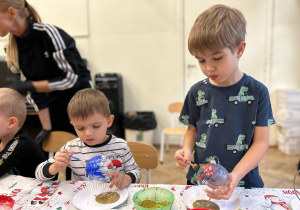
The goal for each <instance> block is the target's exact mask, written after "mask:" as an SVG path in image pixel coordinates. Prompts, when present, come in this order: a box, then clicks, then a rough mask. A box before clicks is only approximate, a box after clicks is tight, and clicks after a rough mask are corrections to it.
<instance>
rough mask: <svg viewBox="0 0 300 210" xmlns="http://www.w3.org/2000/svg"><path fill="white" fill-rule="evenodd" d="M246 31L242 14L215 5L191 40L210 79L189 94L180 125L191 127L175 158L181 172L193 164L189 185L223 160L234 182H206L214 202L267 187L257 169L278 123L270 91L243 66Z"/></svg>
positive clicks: (190, 45) (201, 19)
mask: <svg viewBox="0 0 300 210" xmlns="http://www.w3.org/2000/svg"><path fill="white" fill-rule="evenodd" d="M245 33H246V20H245V18H244V16H243V14H242V13H241V12H240V11H239V10H237V9H234V8H230V7H228V6H225V5H214V6H212V7H210V8H209V9H207V10H206V11H204V12H203V13H201V14H200V15H199V17H198V18H197V19H196V21H195V23H194V26H193V27H192V29H191V32H190V35H189V40H188V48H189V51H190V53H191V54H192V55H193V56H195V58H196V59H197V60H198V62H199V65H200V68H201V70H202V72H203V74H204V75H205V76H207V78H206V79H204V80H202V81H199V82H198V83H196V84H194V85H193V86H192V87H191V88H190V90H189V92H188V93H187V96H186V98H185V101H184V106H183V108H182V111H181V114H180V117H179V121H180V122H181V123H182V124H184V125H187V126H188V129H187V132H186V134H185V137H184V144H183V148H182V149H180V150H177V151H176V152H175V155H174V159H175V161H176V166H177V167H178V168H180V169H184V168H186V167H187V166H189V170H188V173H187V175H186V178H187V184H194V185H195V184H197V179H199V177H198V175H197V168H199V167H202V166H203V165H204V164H206V163H207V162H208V161H209V160H211V158H212V157H214V156H216V157H218V159H219V160H220V164H221V165H222V166H224V167H225V168H226V169H227V170H228V172H229V180H228V182H227V183H226V185H225V186H221V187H217V186H213V185H209V184H207V185H208V186H209V187H210V188H212V189H211V190H208V191H207V195H208V196H209V197H211V198H213V199H225V200H227V199H229V198H230V196H231V195H232V193H233V191H234V189H235V187H236V186H238V185H239V184H241V183H243V184H244V185H243V186H244V187H263V186H264V184H263V181H262V179H261V177H260V175H259V171H258V166H257V165H258V163H259V162H260V161H261V159H262V158H263V156H264V154H265V152H266V151H267V149H268V146H269V144H268V143H269V125H272V124H274V123H275V120H274V118H273V114H272V108H271V104H270V98H269V93H268V89H267V88H266V87H265V86H264V85H263V84H262V83H260V82H259V81H257V80H255V79H254V78H252V77H250V76H248V75H246V74H245V73H243V72H242V71H241V70H240V69H239V67H238V63H239V59H240V58H241V57H242V55H243V53H244V50H245V47H246V42H245ZM201 100H202V101H203V100H205V103H201ZM193 152H194V153H193ZM192 154H194V155H193V157H192ZM196 165H199V167H196ZM195 169H196V170H195Z"/></svg>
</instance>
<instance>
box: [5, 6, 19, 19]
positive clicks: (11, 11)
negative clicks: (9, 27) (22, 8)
mask: <svg viewBox="0 0 300 210" xmlns="http://www.w3.org/2000/svg"><path fill="white" fill-rule="evenodd" d="M7 12H8V15H9V17H10V18H15V17H16V15H17V11H16V9H15V8H13V7H8V8H7Z"/></svg>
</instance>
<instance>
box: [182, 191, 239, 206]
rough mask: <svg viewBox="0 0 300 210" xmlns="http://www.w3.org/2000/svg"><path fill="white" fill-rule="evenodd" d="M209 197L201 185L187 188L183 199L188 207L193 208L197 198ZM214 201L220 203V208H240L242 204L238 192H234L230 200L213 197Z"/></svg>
mask: <svg viewBox="0 0 300 210" xmlns="http://www.w3.org/2000/svg"><path fill="white" fill-rule="evenodd" d="M208 199H209V197H208V196H207V195H206V193H205V192H204V191H203V189H202V188H201V186H193V187H191V188H189V189H187V190H186V191H185V192H184V193H183V195H182V200H183V203H184V204H185V205H186V206H187V207H188V208H191V209H192V208H193V203H194V202H195V201H196V200H208ZM211 201H212V202H214V203H216V204H218V206H219V207H220V210H238V209H239V208H240V205H241V200H240V198H239V197H238V196H237V195H236V194H234V193H233V194H232V195H231V197H230V199H229V200H215V199H211Z"/></svg>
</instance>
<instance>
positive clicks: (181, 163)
mask: <svg viewBox="0 0 300 210" xmlns="http://www.w3.org/2000/svg"><path fill="white" fill-rule="evenodd" d="M190 158H191V153H190V152H189V151H187V150H184V149H180V150H177V151H176V152H175V155H174V159H175V161H176V166H177V168H180V169H185V168H186V167H187V166H189V165H191V161H190Z"/></svg>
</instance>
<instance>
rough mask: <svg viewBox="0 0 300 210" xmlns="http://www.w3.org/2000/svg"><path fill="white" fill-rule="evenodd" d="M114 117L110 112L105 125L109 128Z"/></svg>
mask: <svg viewBox="0 0 300 210" xmlns="http://www.w3.org/2000/svg"><path fill="white" fill-rule="evenodd" d="M114 119H115V116H114V115H112V114H111V115H110V116H109V117H108V122H107V127H108V128H109V127H110V126H112V124H113V121H114Z"/></svg>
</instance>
